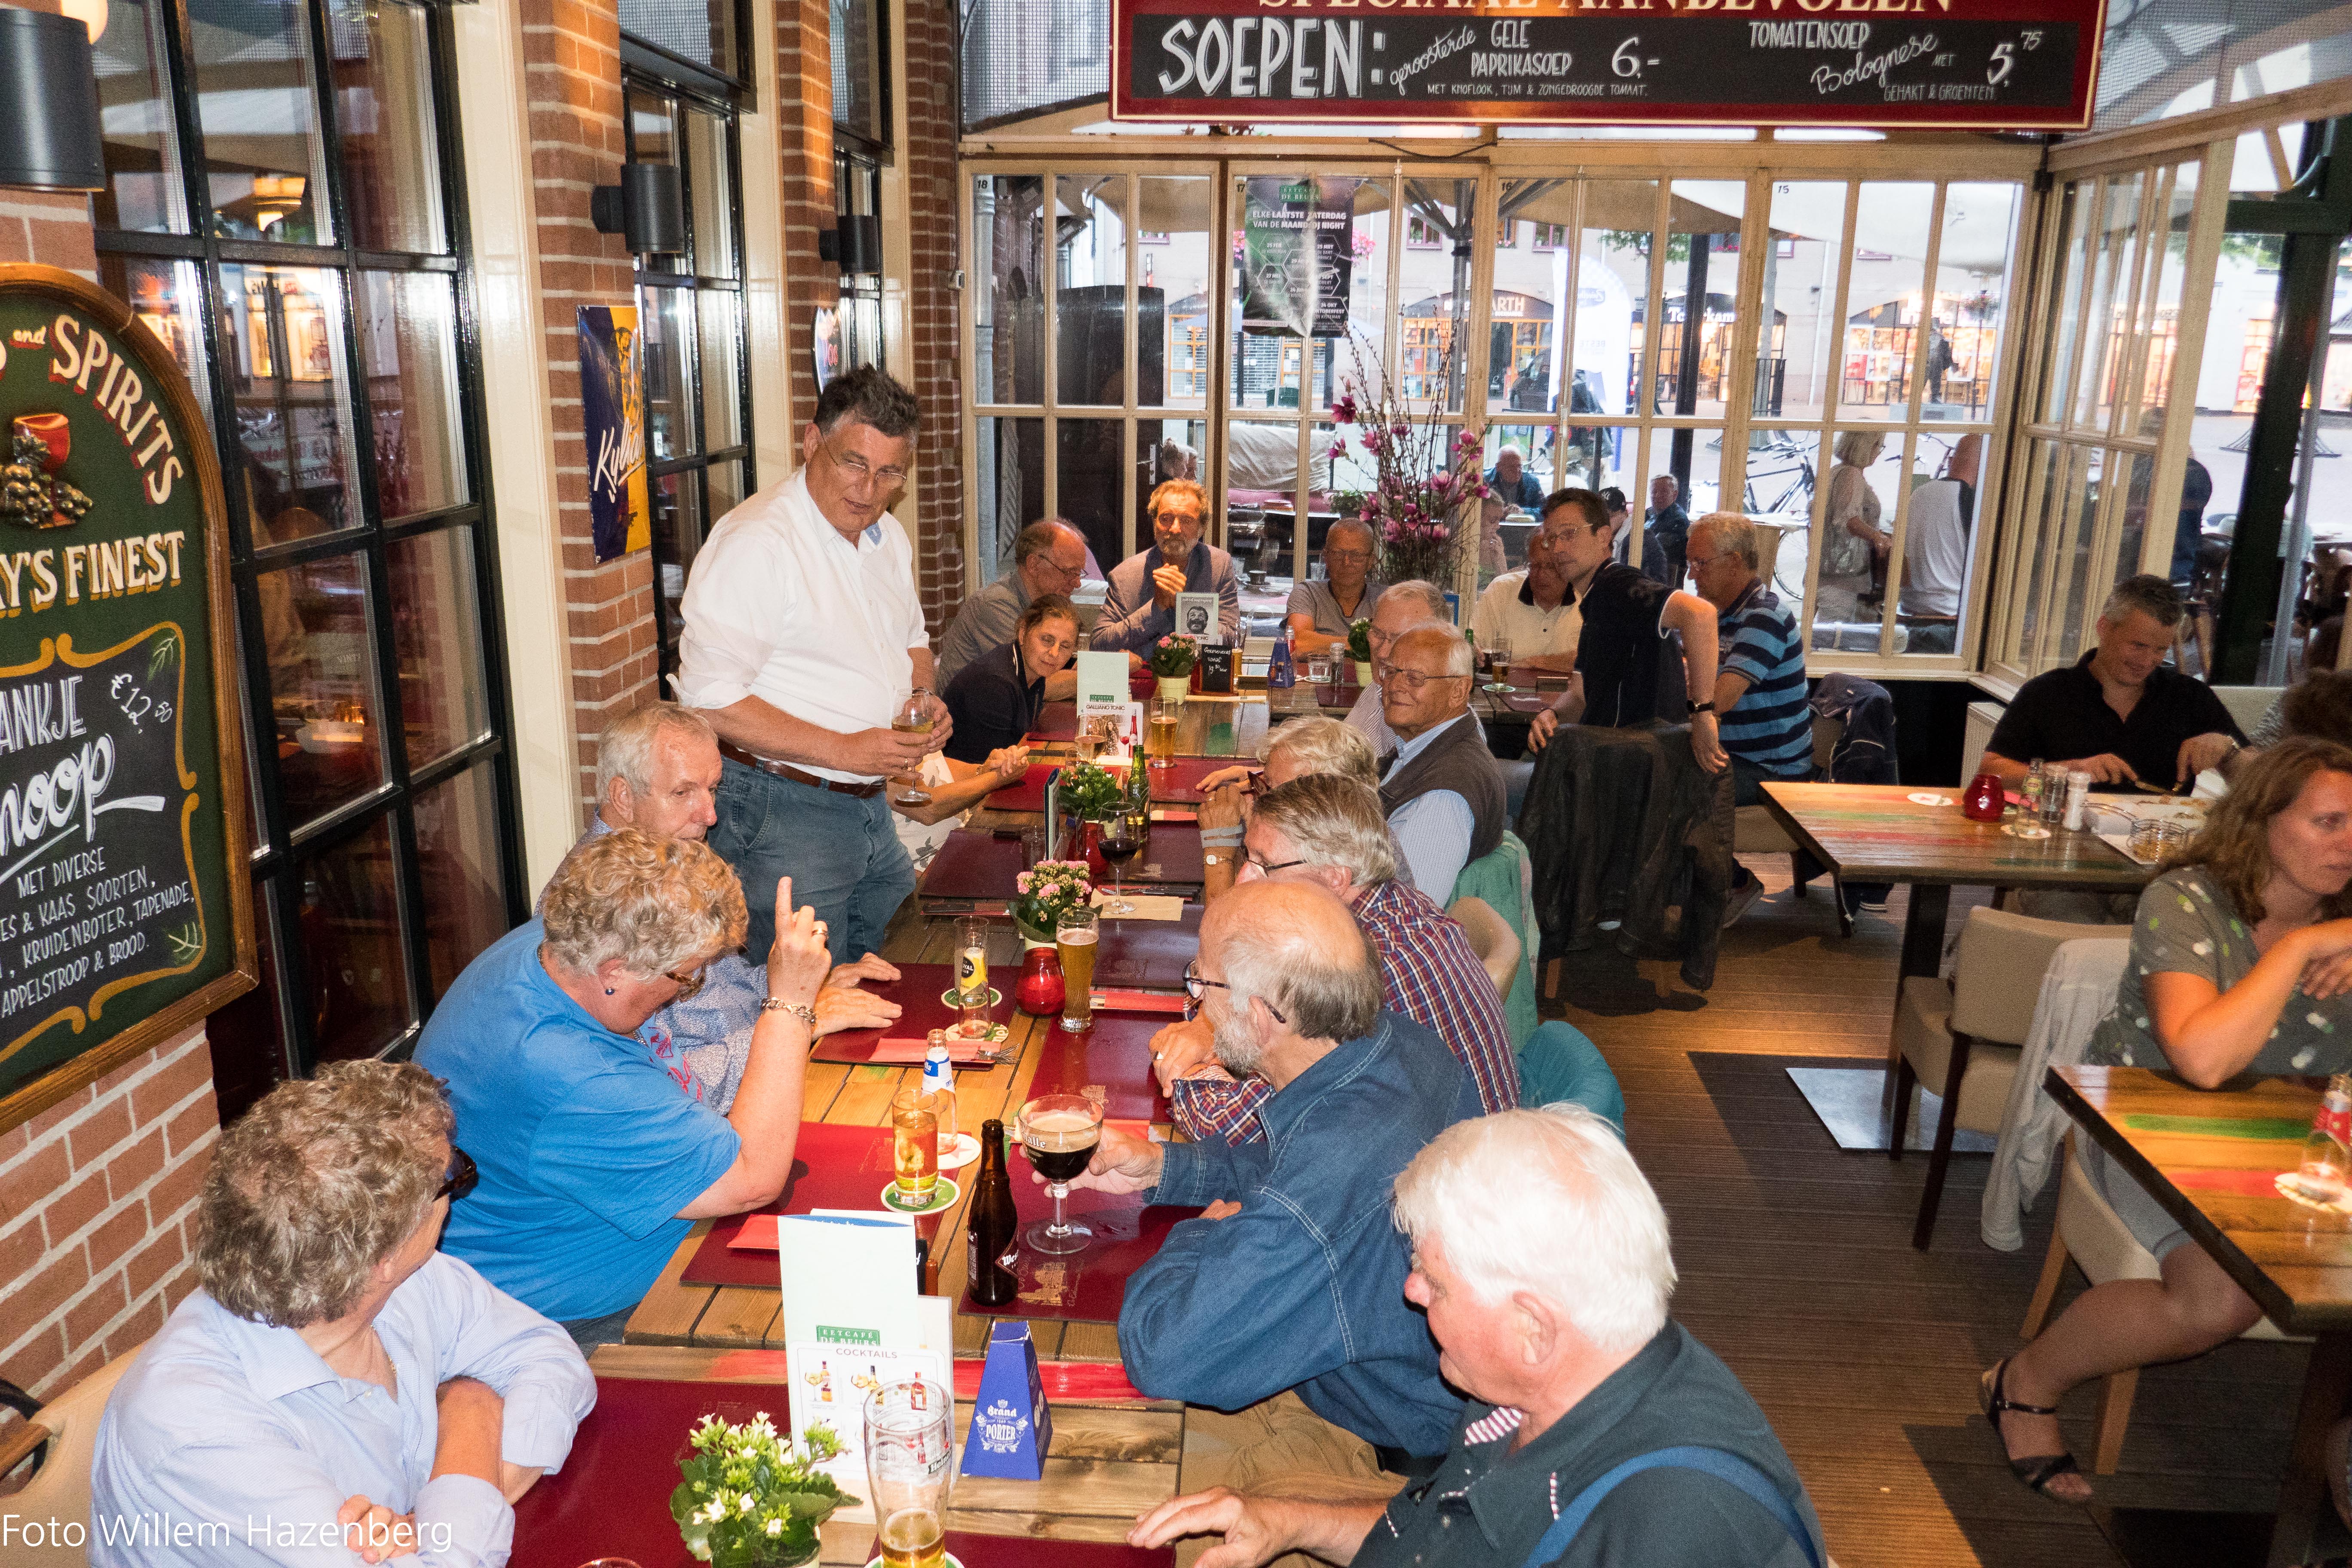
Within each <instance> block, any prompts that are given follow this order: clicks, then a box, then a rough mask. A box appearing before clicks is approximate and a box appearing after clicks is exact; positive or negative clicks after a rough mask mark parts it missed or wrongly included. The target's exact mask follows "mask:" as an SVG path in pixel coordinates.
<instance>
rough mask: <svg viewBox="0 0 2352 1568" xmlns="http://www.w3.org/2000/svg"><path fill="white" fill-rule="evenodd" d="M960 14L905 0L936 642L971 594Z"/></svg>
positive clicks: (921, 558)
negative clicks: (959, 160)
mask: <svg viewBox="0 0 2352 1568" xmlns="http://www.w3.org/2000/svg"><path fill="white" fill-rule="evenodd" d="M956 33H957V27H956V12H955V5H954V3H953V0H907V37H906V40H905V50H906V57H907V59H906V69H905V71H904V72H903V73H902V76H901V80H902V81H903V82H904V83H905V84H906V85H905V92H906V96H907V146H906V147H905V148H904V149H903V150H902V153H901V156H902V157H903V158H904V160H905V163H906V169H907V205H908V213H909V216H910V217H911V219H912V224H911V230H912V233H911V239H912V251H913V260H912V263H911V268H910V275H909V276H908V279H907V317H908V335H909V337H910V339H911V342H909V343H908V348H909V350H910V353H909V355H908V362H909V363H910V365H911V367H912V370H913V379H914V393H915V395H916V396H917V397H919V398H920V399H921V400H922V404H923V432H922V436H921V437H920V439H919V440H918V441H917V443H916V447H915V457H916V473H917V475H918V477H919V484H920V487H921V488H920V489H919V491H918V493H917V495H916V500H915V510H916V524H917V527H916V535H915V575H916V580H917V582H918V584H919V586H920V587H921V589H922V595H923V614H924V616H925V617H926V618H927V619H928V620H929V622H930V626H931V635H932V637H933V638H934V639H936V638H937V637H938V636H939V634H940V632H941V631H942V630H944V629H945V628H946V626H947V623H948V622H949V621H950V619H952V618H953V617H954V616H955V613H956V611H957V609H958V608H960V607H961V605H962V604H963V597H964V562H963V382H962V377H961V374H960V365H961V361H960V359H959V356H958V347H957V345H958V342H959V339H958V326H957V317H956V311H957V310H958V307H959V300H958V297H957V294H956V291H955V289H953V288H951V287H950V283H949V279H950V275H951V274H952V273H953V272H954V270H955V268H957V267H958V266H960V265H961V263H960V262H959V261H958V260H957V237H956V136H957V122H958V117H959V110H958V104H959V99H960V95H959V94H958V93H957V91H956Z"/></svg>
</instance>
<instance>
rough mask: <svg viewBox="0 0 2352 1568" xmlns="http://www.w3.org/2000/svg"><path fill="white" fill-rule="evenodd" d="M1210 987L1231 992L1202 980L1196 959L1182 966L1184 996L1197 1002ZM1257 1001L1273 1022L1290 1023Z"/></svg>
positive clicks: (1217, 983) (1268, 1004)
mask: <svg viewBox="0 0 2352 1568" xmlns="http://www.w3.org/2000/svg"><path fill="white" fill-rule="evenodd" d="M1293 864H1294V865H1295V864H1297V862H1295V861H1294V862H1293ZM1210 985H1213V986H1215V987H1216V988H1217V989H1218V990H1220V991H1231V990H1232V989H1233V987H1232V986H1230V985H1228V984H1225V983H1224V982H1223V981H1222V980H1209V979H1204V978H1203V977H1202V973H1201V961H1200V960H1198V959H1194V960H1193V961H1192V963H1188V964H1186V965H1185V966H1184V994H1185V995H1187V996H1190V997H1191V998H1192V1000H1193V1001H1195V1002H1198V1001H1199V1000H1200V999H1201V992H1202V988H1203V987H1204V986H1210ZM1258 1000H1259V1001H1261V1002H1265V1010H1266V1011H1267V1012H1269V1013H1272V1014H1273V1015H1274V1021H1275V1022H1276V1023H1277V1024H1287V1023H1289V1022H1290V1020H1289V1019H1287V1018H1286V1017H1284V1016H1282V1013H1281V1011H1280V1009H1278V1008H1276V1006H1275V1005H1274V1004H1273V1003H1271V1002H1266V1001H1265V997H1263V996H1261V997H1259V998H1258Z"/></svg>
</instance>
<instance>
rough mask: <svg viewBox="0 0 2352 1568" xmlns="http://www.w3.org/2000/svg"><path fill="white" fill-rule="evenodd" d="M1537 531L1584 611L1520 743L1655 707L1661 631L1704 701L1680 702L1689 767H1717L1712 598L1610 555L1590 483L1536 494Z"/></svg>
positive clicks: (1687, 683)
mask: <svg viewBox="0 0 2352 1568" xmlns="http://www.w3.org/2000/svg"><path fill="white" fill-rule="evenodd" d="M1543 519H1544V521H1543V529H1544V531H1543V537H1544V540H1545V541H1546V542H1547V543H1548V545H1549V548H1550V550H1551V552H1552V555H1553V559H1555V560H1557V561H1561V562H1564V563H1566V565H1567V570H1568V592H1569V596H1570V599H1571V600H1572V601H1573V602H1574V603H1575V604H1576V605H1579V606H1580V608H1581V609H1582V611H1583V614H1584V627H1583V629H1582V630H1581V631H1580V632H1579V633H1578V635H1577V644H1576V671H1575V673H1574V674H1573V675H1571V676H1570V678H1569V687H1568V693H1567V695H1566V696H1564V697H1562V698H1561V699H1560V700H1559V704H1558V705H1557V707H1555V708H1551V709H1547V710H1544V711H1542V712H1540V713H1538V714H1537V715H1536V716H1535V721H1534V722H1533V723H1531V724H1530V725H1529V726H1528V747H1529V749H1530V750H1533V751H1538V752H1539V751H1541V750H1543V748H1544V742H1547V741H1549V740H1550V739H1551V736H1552V731H1554V730H1556V729H1558V728H1559V726H1560V725H1561V724H1562V723H1569V724H1575V723H1585V724H1602V725H1607V726H1609V727H1611V728H1612V729H1629V728H1633V727H1637V726H1640V725H1643V724H1647V723H1649V722H1651V721H1653V720H1654V719H1656V718H1658V717H1659V714H1658V660H1659V658H1660V654H1661V651H1662V650H1661V647H1660V645H1661V644H1662V643H1663V642H1664V638H1665V636H1666V634H1667V633H1668V632H1677V633H1679V634H1681V637H1682V639H1683V681H1684V689H1685V690H1688V691H1704V692H1707V693H1709V694H1710V700H1706V701H1703V702H1688V703H1686V704H1685V706H1686V707H1687V708H1688V710H1689V712H1690V721H1691V750H1692V752H1694V754H1696V756H1697V758H1698V761H1699V765H1700V766H1702V767H1704V768H1705V769H1706V771H1707V772H1709V773H1721V772H1722V771H1723V770H1724V769H1725V768H1726V767H1727V766H1728V765H1729V763H1730V758H1729V757H1727V755H1726V754H1725V752H1724V750H1723V744H1722V742H1721V741H1720V739H1719V738H1718V737H1717V732H1716V714H1715V703H1714V701H1713V700H1712V693H1713V692H1714V690H1715V675H1716V668H1715V666H1716V647H1715V644H1716V636H1715V631H1716V621H1715V606H1714V605H1710V604H1708V603H1707V602H1706V600H1705V599H1702V598H1700V597H1699V596H1698V595H1696V594H1686V593H1684V592H1682V591H1681V590H1680V589H1669V588H1668V587H1666V585H1665V584H1663V583H1656V582H1653V581H1652V580H1650V579H1649V578H1647V577H1644V576H1643V575H1642V574H1641V573H1639V572H1636V571H1635V570H1633V568H1632V567H1631V566H1628V565H1626V564H1624V563H1622V562H1619V561H1615V560H1612V559H1611V556H1610V551H1609V546H1610V541H1611V528H1610V522H1609V509H1608V507H1607V506H1606V504H1604V503H1603V502H1602V500H1601V498H1600V497H1599V496H1597V495H1595V494H1594V493H1593V492H1592V491H1591V490H1580V489H1566V490H1554V491H1553V492H1552V493H1551V494H1550V495H1549V496H1548V497H1546V498H1545V500H1544V513H1543Z"/></svg>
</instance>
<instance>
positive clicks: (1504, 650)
mask: <svg viewBox="0 0 2352 1568" xmlns="http://www.w3.org/2000/svg"><path fill="white" fill-rule="evenodd" d="M1486 668H1487V672H1488V673H1489V674H1490V675H1492V676H1493V678H1494V679H1490V680H1488V681H1487V682H1486V689H1487V690H1489V691H1508V690H1510V689H1512V687H1511V639H1510V638H1508V637H1490V638H1488V639H1487V642H1486Z"/></svg>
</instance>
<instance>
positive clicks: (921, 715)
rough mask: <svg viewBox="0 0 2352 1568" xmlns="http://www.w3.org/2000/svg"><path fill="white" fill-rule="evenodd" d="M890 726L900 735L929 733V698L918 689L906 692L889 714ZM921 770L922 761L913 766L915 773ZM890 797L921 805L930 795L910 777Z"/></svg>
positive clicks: (902, 803)
mask: <svg viewBox="0 0 2352 1568" xmlns="http://www.w3.org/2000/svg"><path fill="white" fill-rule="evenodd" d="M890 728H892V729H893V730H896V731H898V732H899V733H900V734H902V735H928V734H929V733H930V732H931V704H930V700H929V698H927V697H925V696H924V695H923V693H921V692H919V691H910V692H908V694H907V696H906V699H905V700H903V701H901V702H900V703H899V704H898V711H897V712H896V713H893V714H892V715H891V716H890ZM922 771H923V765H922V763H916V764H915V768H914V772H915V773H916V774H917V775H920V774H921V773H922ZM892 798H894V799H895V800H897V801H898V804H899V805H923V804H924V803H925V802H927V801H929V799H930V798H931V795H930V792H929V790H924V789H918V788H917V787H916V786H915V782H914V780H913V779H911V778H910V779H908V781H907V786H906V788H904V789H902V790H900V791H899V792H898V795H895V796H893V797H892Z"/></svg>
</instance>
